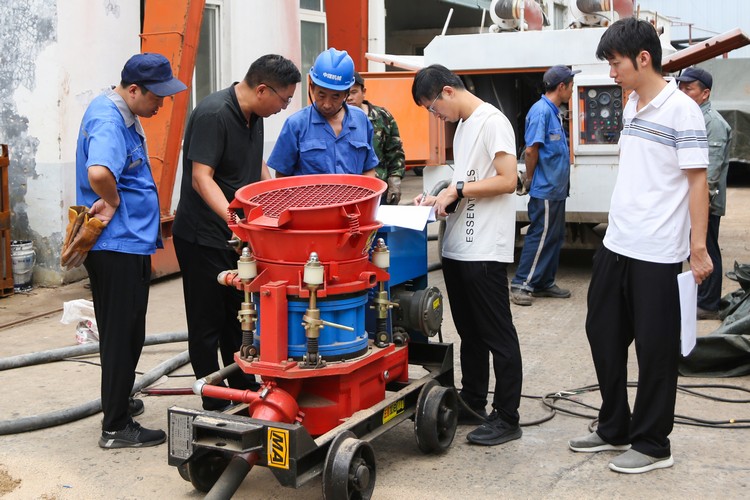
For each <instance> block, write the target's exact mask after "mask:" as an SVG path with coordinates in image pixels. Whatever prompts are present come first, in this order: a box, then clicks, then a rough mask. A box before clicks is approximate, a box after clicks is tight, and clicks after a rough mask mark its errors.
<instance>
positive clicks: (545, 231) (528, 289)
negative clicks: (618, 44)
mask: <svg viewBox="0 0 750 500" xmlns="http://www.w3.org/2000/svg"><path fill="white" fill-rule="evenodd" d="M579 72H580V71H579V70H577V71H571V70H570V68H568V67H567V66H561V65H559V66H552V67H551V68H550V69H548V70H547V72H546V73H544V89H545V94H544V95H543V96H542V98H541V99H539V101H537V102H536V103H535V104H534V105H533V106H532V107H531V109H530V110H529V112H528V114H527V115H526V132H525V134H524V139H525V140H526V162H525V163H526V174H525V180H524V185H525V187H529V184H530V188H531V189H530V191H529V204H528V212H529V221H530V225H529V229H528V232H527V233H526V237H525V238H524V243H523V250H522V251H521V258H520V260H519V262H518V269H516V275H515V277H514V278H513V280H512V281H511V287H510V288H511V296H510V298H511V300H512V301H513V303H514V304H517V305H520V306H530V305H531V302H532V299H531V297H555V298H568V297H570V291H569V290H565V289H562V288H560V287H558V286H557V285H556V284H555V275H556V274H557V266H558V264H559V261H560V248H561V247H562V244H563V241H564V239H565V199H566V198H567V197H568V191H569V187H570V151H569V149H568V139H567V136H566V135H565V129H564V128H563V125H562V116H561V114H560V109H559V107H560V105H562V104H563V103H567V102H568V101H569V100H570V97H571V96H572V95H573V75H575V74H576V73H579Z"/></svg>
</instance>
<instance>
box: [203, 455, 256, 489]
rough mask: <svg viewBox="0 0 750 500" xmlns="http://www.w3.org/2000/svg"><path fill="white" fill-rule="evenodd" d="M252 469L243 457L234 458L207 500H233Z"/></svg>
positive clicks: (236, 456)
mask: <svg viewBox="0 0 750 500" xmlns="http://www.w3.org/2000/svg"><path fill="white" fill-rule="evenodd" d="M252 468H253V466H252V465H250V464H249V463H248V461H247V460H245V459H244V458H243V457H242V455H235V456H233V457H232V460H231V461H230V462H229V465H227V468H226V469H224V472H223V473H222V474H221V476H220V477H219V479H218V480H217V481H216V483H214V485H213V487H212V488H211V491H209V492H208V494H207V495H206V498H205V500H225V499H226V500H229V499H231V498H232V496H234V494H235V493H236V492H237V489H238V488H239V487H240V485H241V484H242V481H244V480H245V477H246V476H247V474H248V473H249V472H250V469H252Z"/></svg>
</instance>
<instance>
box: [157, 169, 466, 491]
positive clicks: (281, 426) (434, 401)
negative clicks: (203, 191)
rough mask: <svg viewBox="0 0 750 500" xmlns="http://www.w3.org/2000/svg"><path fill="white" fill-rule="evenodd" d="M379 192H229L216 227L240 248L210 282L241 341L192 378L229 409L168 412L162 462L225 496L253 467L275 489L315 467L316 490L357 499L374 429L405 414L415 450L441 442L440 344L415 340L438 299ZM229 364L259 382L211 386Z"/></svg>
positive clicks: (259, 188)
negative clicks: (223, 225) (225, 290)
mask: <svg viewBox="0 0 750 500" xmlns="http://www.w3.org/2000/svg"><path fill="white" fill-rule="evenodd" d="M385 189H386V184H385V183H384V182H382V181H380V180H378V179H376V178H371V177H365V176H354V175H338V174H336V175H333V174H330V175H329V174H326V175H311V176H299V177H285V178H280V179H272V180H268V181H263V182H258V183H255V184H251V185H248V186H245V187H243V188H241V189H239V190H238V191H237V193H236V195H235V199H234V200H233V202H232V203H231V204H230V206H229V210H230V220H231V222H230V224H229V225H230V228H231V229H232V231H233V232H234V234H235V235H237V236H238V237H239V238H240V239H241V240H242V241H243V242H247V243H248V245H249V246H248V247H246V248H244V249H243V250H242V254H241V256H240V258H239V260H238V263H237V269H235V270H227V271H225V272H223V273H221V274H220V275H219V276H218V280H219V282H220V283H221V284H223V285H226V286H231V287H234V288H236V289H237V290H239V291H241V292H242V293H244V297H245V298H244V302H243V303H242V306H241V308H240V310H239V311H238V320H239V322H240V324H241V327H242V331H243V340H242V347H241V349H240V351H239V352H237V353H236V354H235V364H233V365H231V366H229V367H225V368H224V369H222V370H220V371H219V372H217V373H215V374H212V375H210V376H208V377H205V378H203V379H201V380H199V381H197V382H196V384H195V386H194V392H195V393H196V394H200V395H203V396H210V397H213V398H220V399H225V400H227V402H228V403H230V402H231V403H235V404H236V405H235V406H233V407H232V409H231V410H228V411H225V412H222V413H219V412H210V411H203V410H194V409H188V408H181V407H172V408H170V410H169V437H170V443H169V463H170V464H171V465H174V466H177V467H178V469H179V471H180V474H181V475H182V476H183V478H185V479H186V480H189V481H190V482H192V484H193V485H194V486H195V487H196V488H197V489H199V490H201V491H209V492H210V496H212V497H215V498H229V497H231V495H232V494H233V493H234V492H235V491H236V489H237V488H238V487H239V485H240V483H241V482H242V480H243V479H244V477H245V476H246V475H247V473H248V472H249V471H250V469H251V468H252V467H253V466H254V465H263V466H266V467H268V468H269V469H271V470H272V471H273V473H274V475H275V476H276V477H277V479H278V480H279V482H280V483H281V484H283V485H285V486H293V487H298V486H300V485H302V484H304V483H305V482H307V481H308V480H310V479H312V478H313V477H316V476H317V475H319V474H321V473H322V475H323V493H324V497H325V498H369V496H370V495H371V493H372V491H373V489H374V485H375V474H376V464H375V455H374V452H373V450H372V446H371V445H370V443H369V441H370V440H372V439H373V438H375V437H376V436H378V435H380V434H382V433H383V432H385V431H386V430H388V429H390V428H392V427H393V426H395V425H397V424H399V423H401V422H403V421H404V420H406V419H408V418H412V419H414V426H415V436H416V440H417V444H418V446H419V448H420V449H421V450H422V451H424V452H425V453H434V452H443V451H445V450H446V449H447V448H448V447H449V446H450V444H451V442H452V440H453V436H454V434H455V430H456V424H457V404H458V401H457V396H456V393H455V390H454V389H453V354H452V353H453V351H452V346H451V345H450V344H443V343H436V342H429V337H432V336H434V335H435V334H437V333H438V332H439V330H440V325H441V322H442V308H443V305H442V296H441V294H440V292H439V290H438V289H436V288H429V287H427V233H426V231H414V230H410V229H402V228H397V227H395V226H386V227H383V226H382V224H381V223H380V222H378V221H377V219H376V215H377V209H378V205H379V202H380V196H381V194H382V193H383V192H384V191H385ZM410 365H411V366H416V367H419V368H420V370H419V372H420V376H419V378H410V376H409V372H410ZM235 370H241V371H243V372H244V373H247V374H254V375H256V376H259V377H260V378H261V380H262V385H261V387H260V388H259V389H258V390H257V391H249V390H238V389H232V388H228V387H224V385H223V383H222V382H223V380H224V379H225V378H226V377H227V376H228V375H229V374H230V373H232V372H233V371H235ZM425 373H426V374H425Z"/></svg>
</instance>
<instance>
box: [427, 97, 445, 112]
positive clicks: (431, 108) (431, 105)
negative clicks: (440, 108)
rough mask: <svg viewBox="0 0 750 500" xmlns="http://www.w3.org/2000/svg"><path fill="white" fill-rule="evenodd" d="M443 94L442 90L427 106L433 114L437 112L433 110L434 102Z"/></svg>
mask: <svg viewBox="0 0 750 500" xmlns="http://www.w3.org/2000/svg"><path fill="white" fill-rule="evenodd" d="M441 95H443V93H442V92H440V93H439V94H438V95H436V96H435V99H433V100H432V103H431V104H430V105H429V106H428V107H427V111H429V112H430V113H432V114H433V115H436V114H437V111H435V108H433V106H434V105H435V102H436V101H437V100H438V99H440V96H441Z"/></svg>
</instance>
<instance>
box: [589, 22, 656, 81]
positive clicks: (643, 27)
mask: <svg viewBox="0 0 750 500" xmlns="http://www.w3.org/2000/svg"><path fill="white" fill-rule="evenodd" d="M644 50H645V51H646V52H648V53H649V54H651V66H652V67H653V68H654V71H656V72H657V73H661V41H660V40H659V34H658V33H657V32H656V28H654V26H653V25H652V24H651V23H650V22H648V21H644V20H642V19H640V20H639V19H636V18H634V17H628V18H625V19H620V20H619V21H617V22H615V23H614V24H612V25H611V26H610V27H609V28H607V31H605V32H604V35H602V38H601V40H599V45H598V46H597V47H596V57H597V58H599V59H602V60H604V59H612V58H613V57H615V54H619V55H621V56H625V57H628V58H630V60H631V61H633V66H634V67H635V68H638V63H637V61H636V58H637V57H638V54H640V53H641V51H644Z"/></svg>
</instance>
